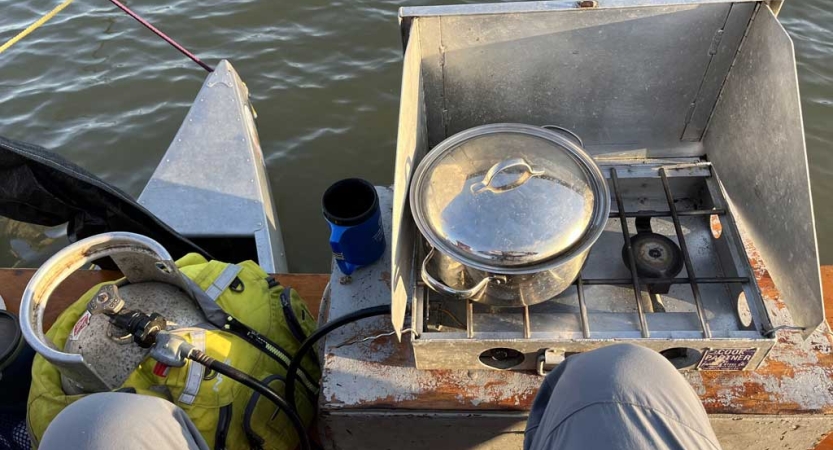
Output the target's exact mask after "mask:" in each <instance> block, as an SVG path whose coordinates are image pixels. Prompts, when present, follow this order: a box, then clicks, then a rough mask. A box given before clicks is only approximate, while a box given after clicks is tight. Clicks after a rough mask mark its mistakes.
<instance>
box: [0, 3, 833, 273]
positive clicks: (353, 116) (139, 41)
mask: <svg viewBox="0 0 833 450" xmlns="http://www.w3.org/2000/svg"><path fill="white" fill-rule="evenodd" d="M57 3H58V0H27V1H25V2H21V1H14V0H0V42H4V41H5V40H6V39H8V38H9V37H11V36H13V35H14V34H15V33H16V32H17V31H18V30H20V29H22V28H23V27H25V26H26V25H27V24H28V23H29V22H31V21H33V20H35V19H36V18H38V17H40V16H41V15H43V14H44V13H45V12H46V11H48V10H49V9H51V8H52V7H53V6H54V5H56V4H57ZM432 3H433V4H439V3H452V2H449V1H445V2H443V1H436V0H435V1H426V0H420V1H414V0H410V1H393V0H374V1H371V0H345V1H324V0H304V1H299V2H287V1H278V2H275V1H264V0H259V1H254V0H251V1H246V0H222V1H220V0H207V1H202V2H193V1H186V0H173V1H172V0H142V1H135V0H133V1H130V2H128V4H129V6H130V7H132V8H134V9H136V10H137V11H138V12H140V14H142V15H143V16H145V17H146V18H147V19H148V20H149V21H151V22H152V23H154V24H155V25H156V26H157V27H159V28H160V29H162V30H164V31H166V32H167V33H169V34H170V35H172V36H173V37H174V38H175V39H177V40H178V41H179V42H180V43H181V44H183V45H184V46H185V47H187V48H189V49H190V50H192V51H193V52H195V53H197V54H198V55H199V56H200V57H201V58H203V59H204V60H206V61H209V62H215V61H217V60H219V59H221V58H227V59H229V60H231V61H232V62H233V64H234V66H235V68H236V69H237V70H238V71H239V72H240V74H241V76H242V77H243V79H244V80H245V81H246V83H247V84H248V86H249V90H250V92H251V95H252V99H253V102H254V105H255V107H256V109H257V111H258V114H259V118H258V128H259V132H260V139H261V143H262V146H263V150H264V153H265V156H266V162H267V166H268V170H269V176H270V178H271V183H272V187H273V190H274V191H275V197H276V201H277V203H278V214H279V216H280V220H281V225H282V227H283V234H284V240H285V242H286V247H287V257H288V260H289V264H290V269H291V270H292V271H296V272H322V271H327V270H328V264H329V257H328V254H329V253H328V247H327V243H326V240H327V228H326V226H325V224H324V222H323V219H322V218H321V216H320V209H319V204H320V203H319V199H320V196H321V194H322V193H323V191H324V189H326V187H327V186H328V185H329V184H330V183H332V182H333V181H335V180H337V179H339V178H344V177H348V176H358V177H363V178H367V179H368V180H370V181H372V182H374V183H377V184H387V183H390V182H392V174H393V158H394V152H395V139H396V123H397V112H398V111H397V108H398V94H399V82H400V70H401V64H400V59H401V44H400V36H399V26H398V24H397V9H398V8H399V7H400V6H405V5H407V4H432ZM825 3H826V2H825V0H801V1H788V2H787V6H785V8H784V10H783V11H782V14H781V20H782V22H783V23H784V24H785V26H786V27H787V28H788V29H789V31H790V32H791V33H792V35H793V38H794V39H795V44H796V48H797V51H798V60H799V76H800V78H801V90H802V97H803V108H804V120H805V127H806V131H807V143H808V147H809V153H810V155H809V157H810V164H811V177H812V182H813V194H814V198H815V205H816V221H817V227H818V234H819V241H820V246H821V253H822V259H823V261H824V262H827V263H833V208H831V207H830V206H829V205H830V202H829V200H828V201H827V202H825V201H824V199H826V198H827V199H829V198H830V197H831V195H833V148H831V143H833V126H831V118H833V64H831V63H832V62H833V58H832V57H831V55H833V39H831V38H830V32H831V28H833V12H831V11H830V9H829V8H826V7H825ZM204 76H205V73H204V72H203V71H202V69H200V68H199V67H198V66H196V65H195V64H193V63H192V62H190V61H188V60H187V59H185V58H183V57H181V56H180V55H179V54H178V53H176V52H175V51H174V50H172V49H170V48H169V47H168V46H167V44H165V43H164V42H162V41H161V40H159V39H158V38H155V37H154V36H153V35H151V34H150V33H149V32H148V31H146V30H145V29H143V28H142V27H141V26H139V25H138V24H137V23H136V22H134V21H133V20H132V19H130V18H128V17H127V16H125V15H124V14H123V13H121V12H120V11H118V10H116V9H115V7H113V6H112V5H111V4H110V3H108V2H107V1H105V0H83V1H76V2H75V3H74V4H72V5H71V6H69V7H68V8H67V9H65V10H64V11H63V12H62V13H60V14H59V15H58V16H57V17H56V18H55V19H53V20H52V21H51V22H49V23H48V24H47V25H45V26H44V27H42V28H41V29H39V30H37V31H36V32H35V33H34V34H32V35H30V36H29V37H28V38H26V39H24V40H23V41H21V42H20V43H18V44H17V45H15V46H14V47H12V49H10V50H9V51H7V52H6V53H4V54H2V55H0V134H2V135H4V136H8V137H12V138H16V139H21V140H26V141H29V142H33V143H36V144H40V145H43V146H45V147H47V148H50V149H54V150H55V151H57V152H59V153H61V154H62V155H63V156H65V157H67V158H69V159H71V160H72V161H74V162H76V163H78V164H80V165H81V166H83V167H85V168H87V169H89V170H90V171H92V172H93V173H95V174H97V175H98V176H100V177H101V178H103V179H104V180H106V181H108V182H110V183H113V184H114V185H116V186H118V187H120V188H122V189H124V190H125V191H127V192H128V193H130V194H132V195H134V196H138V194H139V193H140V192H141V190H142V188H143V187H144V185H145V183H146V182H147V180H148V179H149V178H150V175H151V174H152V173H153V170H154V168H155V167H156V164H157V163H158V162H159V159H160V158H161V157H162V155H163V154H164V152H165V150H166V149H167V146H168V144H169V143H170V141H171V139H172V138H173V136H174V134H175V133H176V130H177V129H178V127H179V124H180V122H181V121H182V119H183V118H184V117H185V114H186V112H187V111H188V108H189V106H190V104H191V101H192V100H193V98H194V96H195V95H196V93H197V91H198V90H199V88H200V86H201V84H202V81H203V79H204ZM825 203H827V205H825ZM43 231H44V230H40V229H38V228H35V227H31V226H22V225H20V224H17V223H13V222H10V221H5V220H2V221H0V236H5V238H2V239H0V266H10V265H18V266H36V265H37V264H39V263H40V262H41V261H42V260H43V259H44V258H45V257H46V256H48V254H49V253H50V252H51V251H54V249H56V248H58V246H59V245H60V239H54V238H53V237H50V236H55V235H56V234H57V233H58V231H57V230H45V231H46V232H45V233H44V232H43Z"/></svg>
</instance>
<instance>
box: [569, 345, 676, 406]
mask: <svg viewBox="0 0 833 450" xmlns="http://www.w3.org/2000/svg"><path fill="white" fill-rule="evenodd" d="M565 364H566V366H565V367H564V370H563V373H562V374H561V378H560V379H559V382H558V385H559V386H557V388H556V389H559V388H560V389H559V390H562V391H563V390H576V391H582V392H584V393H585V394H589V393H590V392H589V391H595V392H596V394H594V395H592V397H598V395H599V394H601V395H602V396H607V397H619V396H621V395H619V394H621V393H624V392H628V393H630V394H631V395H633V394H638V393H639V392H647V391H655V390H657V389H663V388H679V387H681V386H686V385H687V384H688V383H687V382H686V381H685V379H684V378H683V377H682V376H681V375H680V374H679V372H678V371H677V369H676V368H674V366H673V365H672V364H671V363H670V362H669V361H668V360H667V359H665V358H664V357H663V356H662V355H660V354H659V353H658V352H656V351H654V350H650V349H648V348H645V347H640V346H637V345H632V344H616V345H610V346H606V347H602V348H599V349H596V350H593V351H590V352H586V353H582V354H579V355H575V356H573V357H570V358H568V359H567V361H566V362H565ZM687 389H689V390H690V387H689V388H687ZM605 393H606V394H605Z"/></svg>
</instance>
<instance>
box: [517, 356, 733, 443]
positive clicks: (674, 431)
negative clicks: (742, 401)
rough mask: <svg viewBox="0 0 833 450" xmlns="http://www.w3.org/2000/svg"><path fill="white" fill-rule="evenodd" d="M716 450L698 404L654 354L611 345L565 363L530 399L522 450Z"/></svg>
mask: <svg viewBox="0 0 833 450" xmlns="http://www.w3.org/2000/svg"><path fill="white" fill-rule="evenodd" d="M610 448H616V449H628V450H630V449H710V450H713V449H720V444H719V443H718V442H717V437H715V435H714V431H713V430H712V428H711V424H710V423H709V419H708V416H707V415H706V411H705V409H703V405H702V404H701V403H700V398H699V397H698V396H697V394H696V393H695V392H694V389H692V388H691V386H690V385H689V384H688V382H687V381H686V380H685V378H683V377H682V375H680V374H679V372H678V371H677V369H675V368H674V366H673V365H671V363H670V362H668V361H667V360H666V359H665V358H663V357H662V356H661V355H659V354H658V353H656V352H654V351H652V350H648V349H646V348H643V347H639V346H635V345H613V346H609V347H604V348H601V349H598V350H594V351H592V352H587V353H583V354H580V355H575V356H572V357H570V358H568V359H567V360H566V361H565V362H564V363H563V364H561V365H560V366H559V367H558V368H557V369H556V370H554V371H553V372H552V373H551V374H549V375H548V376H547V378H546V379H545V380H544V383H543V385H542V387H541V391H539V393H538V396H537V397H536V398H535V402H534V404H533V408H532V411H531V413H530V418H529V421H528V423H527V429H526V436H525V439H524V449H525V450H551V449H559V450H571V449H610Z"/></svg>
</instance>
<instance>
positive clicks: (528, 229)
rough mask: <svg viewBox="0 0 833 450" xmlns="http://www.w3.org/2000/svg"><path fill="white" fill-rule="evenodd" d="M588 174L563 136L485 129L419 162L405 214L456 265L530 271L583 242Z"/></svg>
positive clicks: (590, 215) (592, 195)
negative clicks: (453, 257)
mask: <svg viewBox="0 0 833 450" xmlns="http://www.w3.org/2000/svg"><path fill="white" fill-rule="evenodd" d="M593 169H596V171H598V169H597V168H596V167H595V164H594V163H593V161H592V159H591V158H590V157H589V156H588V155H587V154H586V153H584V151H583V150H582V149H581V147H579V146H578V145H577V144H576V139H575V138H574V136H571V135H570V134H566V133H564V132H562V131H557V130H556V131H550V130H546V129H543V128H540V127H534V126H531V125H519V124H493V125H485V126H481V127H477V128H472V129H469V130H466V131H464V132H462V133H458V134H457V135H454V136H452V137H451V138H448V139H446V140H445V141H443V142H442V143H440V144H439V145H438V146H437V147H436V148H434V149H433V150H432V151H431V152H430V153H429V154H428V155H427V156H426V157H425V159H424V160H423V161H422V163H421V164H420V166H419V168H418V169H417V173H416V174H415V178H414V185H413V188H412V191H411V206H412V210H413V211H414V215H415V218H416V221H417V225H418V226H419V228H420V230H421V231H422V233H423V235H425V236H426V238H427V239H428V240H429V241H431V243H432V244H433V245H434V246H437V247H440V249H441V250H444V251H446V252H450V253H453V254H455V255H457V256H458V257H459V259H461V261H462V262H471V261H474V262H479V263H483V264H486V265H488V266H492V267H494V266H498V267H513V266H525V265H532V264H536V263H540V262H543V261H546V260H548V259H551V258H553V257H555V256H558V255H559V254H562V253H564V252H566V251H568V250H569V249H571V248H572V247H573V246H574V245H575V244H576V243H577V242H579V241H580V240H581V239H582V237H583V236H584V235H585V233H586V231H587V230H588V227H589V226H590V224H591V222H592V221H593V219H594V212H595V211H596V208H595V206H596V197H597V195H598V194H597V193H598V192H600V188H599V186H597V184H598V181H596V179H594V177H593V176H592V174H591V170H593ZM599 175H600V174H599ZM602 180H603V179H602ZM602 183H603V181H602Z"/></svg>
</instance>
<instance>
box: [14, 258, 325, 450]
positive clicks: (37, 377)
mask: <svg viewBox="0 0 833 450" xmlns="http://www.w3.org/2000/svg"><path fill="white" fill-rule="evenodd" d="M177 266H178V267H179V269H180V271H181V272H182V273H183V274H184V275H185V276H187V277H188V278H190V279H191V280H193V281H194V282H195V283H196V284H197V285H198V286H199V287H200V288H201V289H203V290H204V291H206V292H210V293H211V294H212V297H216V303H217V305H219V306H220V307H221V308H222V309H223V310H224V311H225V312H226V313H228V314H229V315H231V316H233V317H234V318H235V319H237V320H239V321H240V322H242V323H244V324H246V325H247V326H248V327H249V328H251V329H252V330H254V331H256V332H257V333H260V334H261V335H262V336H265V337H266V338H268V339H269V340H271V341H272V342H274V343H275V344H277V345H276V346H270V348H269V350H268V351H269V353H271V354H272V355H274V356H275V357H274V358H273V357H272V356H270V355H269V354H267V350H265V349H261V348H258V347H256V346H255V345H253V344H251V343H249V342H248V341H247V340H245V339H243V338H241V337H239V336H238V335H236V334H234V333H231V332H229V331H225V330H216V329H202V328H182V329H178V330H174V331H172V332H173V333H175V334H178V335H180V336H183V337H184V338H185V339H186V340H188V341H189V342H190V343H191V344H193V345H195V346H197V348H200V349H204V351H205V353H207V354H208V355H209V356H211V357H212V358H214V359H216V360H218V361H221V362H224V363H226V364H230V365H232V366H234V367H235V368H237V369H239V370H242V371H243V372H246V373H248V374H249V375H251V376H253V377H255V378H257V379H259V380H261V381H263V382H265V383H267V384H268V385H269V386H270V387H271V388H272V389H273V390H275V391H276V392H278V393H279V394H281V395H283V394H284V377H285V376H286V366H287V365H289V360H290V359H291V358H292V355H294V353H295V352H296V351H297V350H298V347H300V345H301V341H303V339H304V338H305V337H306V336H308V335H309V334H311V333H312V332H313V331H314V330H315V328H316V322H315V319H314V318H313V316H312V314H310V312H309V310H308V309H307V306H306V304H305V303H304V301H303V299H301V297H300V296H299V295H298V294H297V292H295V291H294V290H292V289H291V288H289V287H283V286H280V285H277V284H276V283H270V281H269V278H268V274H267V273H266V272H264V271H263V269H261V268H260V267H259V266H258V265H257V264H256V263H254V262H252V261H246V262H243V263H240V264H227V263H223V262H219V261H210V262H209V261H206V260H205V259H204V258H203V257H202V256H200V255H197V254H189V255H187V256H185V257H183V258H182V259H180V260H179V261H177ZM103 284H106V283H103ZM101 286H102V285H98V286H95V287H93V288H92V289H90V290H89V291H87V292H86V293H85V294H84V295H83V296H82V297H81V298H80V299H78V301H76V302H75V303H73V304H72V305H71V306H70V307H69V308H67V309H66V310H65V311H64V312H63V313H62V314H61V315H60V317H58V319H57V320H56V321H55V324H54V325H53V326H52V328H51V329H50V330H49V332H48V333H47V334H46V335H47V337H48V338H49V339H51V340H52V342H53V343H55V345H56V346H57V347H58V348H63V346H64V344H65V343H66V340H67V337H68V336H69V334H70V332H71V331H72V328H73V327H74V325H75V323H76V322H77V321H78V319H79V318H80V317H81V315H82V314H83V313H84V311H85V310H86V305H87V303H88V302H89V300H90V298H92V296H93V295H94V294H95V293H96V292H97V291H98V290H99V288H100V287H101ZM212 290H214V291H213V292H212ZM275 358H277V359H279V360H281V361H282V363H281V362H278V361H277V360H276V359H275ZM155 366H156V361H155V360H153V358H151V357H150V356H148V357H147V358H146V359H145V360H144V361H143V362H142V363H141V364H140V365H139V367H138V368H136V370H135V371H133V373H131V374H130V376H129V377H128V378H127V380H126V381H125V382H124V384H123V385H122V386H121V388H120V389H119V390H128V391H131V392H134V391H135V392H136V393H137V394H140V395H151V396H155V397H160V398H165V399H168V400H170V401H172V402H173V403H175V404H176V405H178V406H179V407H181V408H182V409H183V410H184V411H185V412H186V413H187V414H188V416H189V417H190V418H191V420H192V421H193V422H194V424H195V425H196V427H197V429H198V430H199V431H200V433H201V434H202V436H203V438H205V441H206V442H207V443H208V445H209V446H210V447H212V448H225V449H232V450H233V449H249V448H267V449H280V450H292V449H295V448H296V447H297V446H298V443H299V442H298V437H297V435H296V433H295V430H294V428H293V427H292V425H291V423H290V422H289V419H288V418H287V417H286V414H278V415H277V416H276V417H275V419H274V420H272V416H273V413H274V412H275V408H276V407H275V406H274V405H273V404H272V403H271V402H270V401H269V400H267V399H265V398H262V397H261V396H260V395H259V394H255V393H254V392H253V391H252V390H251V389H249V388H247V387H245V386H243V385H241V384H240V383H238V382H236V381H234V380H230V379H226V378H225V377H224V376H222V375H219V374H216V373H206V372H207V369H205V368H204V367H203V366H201V365H199V364H197V363H194V362H193V361H190V360H189V361H187V362H186V364H185V366H183V367H171V368H169V369H168V371H167V373H166V374H165V376H158V375H156V374H155V373H154V370H153V369H154V367H155ZM302 369H303V371H302V373H301V374H300V376H299V378H298V381H299V382H298V383H296V391H295V397H296V399H297V402H298V413H299V415H300V416H301V418H302V419H303V420H304V423H305V424H307V425H309V424H310V422H311V421H312V419H313V415H314V413H315V398H316V395H317V393H318V381H319V378H320V376H321V373H320V368H319V367H318V363H317V361H316V360H315V359H314V355H312V354H310V355H308V356H307V357H306V358H304V361H303V364H302ZM82 397H84V395H66V394H64V392H63V390H62V388H61V376H60V373H59V372H58V370H57V369H56V368H55V367H53V366H52V365H51V364H49V362H47V361H46V360H45V359H44V358H43V357H41V356H40V355H37V356H36V357H35V361H34V365H33V367H32V387H31V389H30V392H29V401H28V408H27V423H28V426H29V431H30V434H31V436H32V438H33V442H34V445H35V446H37V443H38V442H39V441H40V439H41V438H42V436H43V433H44V432H45V431H46V427H47V426H48V425H49V423H50V422H51V421H52V419H53V418H55V416H57V415H58V413H59V412H61V410H63V409H64V408H65V407H66V406H68V405H69V404H71V403H72V402H74V401H76V400H78V399H80V398H82Z"/></svg>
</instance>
